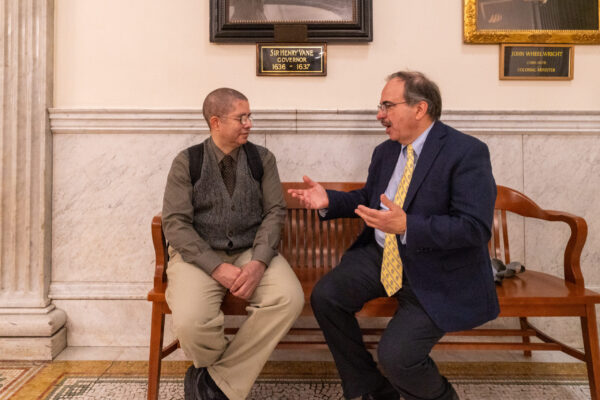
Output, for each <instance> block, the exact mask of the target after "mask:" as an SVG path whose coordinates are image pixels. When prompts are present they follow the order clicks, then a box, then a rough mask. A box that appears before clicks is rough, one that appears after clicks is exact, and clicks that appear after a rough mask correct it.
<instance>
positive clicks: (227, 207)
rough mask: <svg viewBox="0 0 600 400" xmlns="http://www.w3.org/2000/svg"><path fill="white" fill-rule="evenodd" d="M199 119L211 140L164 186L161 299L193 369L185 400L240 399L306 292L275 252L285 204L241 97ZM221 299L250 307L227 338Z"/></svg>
mask: <svg viewBox="0 0 600 400" xmlns="http://www.w3.org/2000/svg"><path fill="white" fill-rule="evenodd" d="M202 112H203V114H204V118H205V119H206V122H207V123H208V126H209V128H210V135H211V136H210V138H208V139H207V140H205V141H204V142H203V143H201V144H198V145H195V146H192V147H190V148H188V149H185V150H183V151H182V152H180V153H179V154H178V155H177V157H175V160H174V161H173V164H172V166H171V170H170V172H169V176H168V178H167V185H166V188H165V194H164V200H163V212H162V218H163V226H164V231H165V237H166V238H167V241H168V242H169V256H170V260H169V266H168V268H167V275H168V279H169V286H168V288H167V291H166V300H167V303H168V304H169V307H170V308H171V310H172V312H173V329H174V331H175V335H176V337H177V338H178V339H179V342H180V344H181V348H182V349H183V351H184V352H185V354H186V355H187V356H188V357H190V358H191V359H192V360H193V362H194V365H192V366H191V367H190V368H189V369H188V371H187V373H186V376H185V381H184V391H185V399H186V400H188V399H194V400H195V399H202V400H223V399H232V400H242V399H245V398H246V397H247V396H248V393H249V392H250V389H251V388H252V385H253V384H254V381H255V380H256V378H257V376H258V374H259V373H260V371H261V369H262V367H263V366H264V364H265V362H266V361H267V359H268V357H269V355H270V354H271V352H272V351H273V349H274V348H275V346H276V345H277V343H278V342H279V340H280V339H281V338H282V337H283V336H284V335H285V334H286V333H287V331H288V330H289V329H290V327H291V326H292V324H293V323H294V321H295V320H296V318H297V317H298V316H299V315H300V312H301V311H302V307H303V305H304V294H303V292H302V288H301V286H300V283H299V282H298V279H297V277H296V275H295V274H294V272H293V270H292V268H291V267H290V265H289V264H288V262H287V261H286V260H285V259H284V258H283V257H282V256H281V255H280V254H278V252H277V248H278V246H279V241H280V235H281V231H282V228H283V224H284V220H285V215H286V210H285V200H284V198H283V193H282V190H281V182H280V180H279V174H278V172H277V165H276V162H275V157H274V156H273V154H272V153H271V152H270V151H269V150H267V149H266V148H264V147H262V146H258V145H255V144H252V143H251V142H249V141H248V137H249V134H250V130H251V128H252V117H251V113H250V106H249V103H248V99H247V98H246V96H244V95H243V94H242V93H240V92H238V91H237V90H234V89H229V88H220V89H216V90H214V91H213V92H211V93H210V94H209V95H208V96H207V97H206V99H205V100H204V104H203V107H202ZM228 291H229V292H230V293H231V294H233V295H234V296H236V297H239V298H241V299H244V300H247V301H248V308H247V310H248V318H247V319H246V320H245V321H244V322H243V324H242V326H241V327H240V329H239V331H238V333H237V334H236V335H235V336H234V337H233V338H232V339H231V340H229V339H228V338H226V337H225V335H224V327H223V323H224V316H223V312H222V311H221V303H222V300H223V297H224V296H225V294H226V292H228Z"/></svg>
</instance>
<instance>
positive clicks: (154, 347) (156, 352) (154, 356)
mask: <svg viewBox="0 0 600 400" xmlns="http://www.w3.org/2000/svg"><path fill="white" fill-rule="evenodd" d="M164 332H165V314H163V313H162V310H161V307H160V305H158V304H156V303H152V325H151V327H150V355H149V357H148V367H149V369H148V400H158V388H159V385H160V364H161V353H162V346H163V337H164Z"/></svg>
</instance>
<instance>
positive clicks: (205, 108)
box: [202, 88, 248, 127]
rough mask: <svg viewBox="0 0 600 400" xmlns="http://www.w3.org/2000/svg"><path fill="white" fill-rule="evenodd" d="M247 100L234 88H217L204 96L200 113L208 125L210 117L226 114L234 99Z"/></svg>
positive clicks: (230, 108)
mask: <svg viewBox="0 0 600 400" xmlns="http://www.w3.org/2000/svg"><path fill="white" fill-rule="evenodd" d="M238 100H242V101H248V98H247V97H246V96H244V95H243V94H242V93H240V92H238V91H237V90H235V89H230V88H219V89H215V90H213V91H212V92H210V93H209V94H208V96H206V98H205V99H204V103H203V104H202V114H203V115H204V119H205V120H206V123H207V124H208V126H209V127H210V118H211V117H214V116H217V117H220V116H224V115H227V114H228V113H229V112H230V111H231V110H232V108H233V103H234V102H235V101H238Z"/></svg>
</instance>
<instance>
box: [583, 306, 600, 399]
mask: <svg viewBox="0 0 600 400" xmlns="http://www.w3.org/2000/svg"><path fill="white" fill-rule="evenodd" d="M581 332H582V333H583V346H584V348H585V362H586V366H587V373H588V379H589V383H590V395H591V399H592V400H600V353H599V351H600V348H599V347H598V327H597V326H596V308H595V305H594V304H590V305H587V306H586V316H585V317H581Z"/></svg>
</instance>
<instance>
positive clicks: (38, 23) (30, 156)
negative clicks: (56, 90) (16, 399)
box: [0, 0, 66, 360]
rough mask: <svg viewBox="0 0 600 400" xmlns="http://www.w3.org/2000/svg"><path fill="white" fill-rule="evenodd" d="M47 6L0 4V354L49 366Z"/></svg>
mask: <svg viewBox="0 0 600 400" xmlns="http://www.w3.org/2000/svg"><path fill="white" fill-rule="evenodd" d="M53 3H54V2H53V0H0V149H1V150H0V153H1V157H2V164H1V165H0V194H1V197H0V354H1V358H2V359H23V360H26V359H37V360H48V359H52V357H54V356H55V355H56V354H58V352H60V351H61V350H62V349H63V348H64V347H65V346H66V328H65V322H66V315H65V313H64V312H63V311H62V310H59V309H57V308H56V307H55V306H54V305H53V304H51V302H50V300H49V298H48V289H49V284H50V276H51V268H50V267H51V246H52V241H51V234H52V224H51V222H52V221H51V216H52V202H51V201H52V135H51V133H50V125H49V119H48V108H49V107H50V106H51V105H52V79H53V68H54V66H53V41H54V40H53V38H54V29H53V19H54V4H53Z"/></svg>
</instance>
